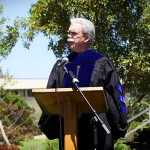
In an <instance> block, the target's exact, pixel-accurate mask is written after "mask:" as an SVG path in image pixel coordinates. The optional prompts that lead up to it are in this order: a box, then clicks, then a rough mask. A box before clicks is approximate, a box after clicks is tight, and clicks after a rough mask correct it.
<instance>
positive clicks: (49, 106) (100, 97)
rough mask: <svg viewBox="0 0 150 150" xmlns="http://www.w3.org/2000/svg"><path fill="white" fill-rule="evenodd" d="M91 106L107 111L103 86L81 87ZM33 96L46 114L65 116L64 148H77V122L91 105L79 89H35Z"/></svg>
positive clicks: (69, 149)
mask: <svg viewBox="0 0 150 150" xmlns="http://www.w3.org/2000/svg"><path fill="white" fill-rule="evenodd" d="M80 90H81V91H82V93H83V94H84V96H85V97H86V99H87V100H88V101H89V103H90V104H91V106H92V107H93V108H94V109H95V110H96V112H97V113H99V112H106V111H107V104H106V100H105V95H104V91H103V88H102V87H84V88H80ZM32 93H33V96H34V97H35V99H36V101H37V103H38V104H39V106H40V108H41V110H42V111H43V112H44V113H45V114H58V113H59V112H60V113H61V116H62V117H63V118H64V150H77V149H78V148H77V123H78V118H79V117H80V116H81V114H83V113H90V111H91V110H90V107H89V106H88V104H87V103H86V101H85V99H84V98H83V97H82V96H81V94H80V93H79V91H77V90H76V89H72V88H57V89H54V88H51V89H33V90H32Z"/></svg>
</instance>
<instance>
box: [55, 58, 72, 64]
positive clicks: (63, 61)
mask: <svg viewBox="0 0 150 150" xmlns="http://www.w3.org/2000/svg"><path fill="white" fill-rule="evenodd" d="M68 62H69V59H68V58H67V57H64V58H62V60H61V61H60V63H58V65H57V66H63V65H64V64H66V63H68Z"/></svg>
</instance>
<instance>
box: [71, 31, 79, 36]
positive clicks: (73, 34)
mask: <svg viewBox="0 0 150 150" xmlns="http://www.w3.org/2000/svg"><path fill="white" fill-rule="evenodd" d="M79 33H80V32H74V31H68V35H71V36H76V35H78V34H79Z"/></svg>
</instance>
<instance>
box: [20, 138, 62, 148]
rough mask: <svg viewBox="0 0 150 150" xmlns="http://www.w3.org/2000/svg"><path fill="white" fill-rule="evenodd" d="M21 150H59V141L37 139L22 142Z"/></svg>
mask: <svg viewBox="0 0 150 150" xmlns="http://www.w3.org/2000/svg"><path fill="white" fill-rule="evenodd" d="M19 147H20V150H33V149H35V150H59V143H58V139H55V140H48V139H35V140H29V141H22V142H20V146H19Z"/></svg>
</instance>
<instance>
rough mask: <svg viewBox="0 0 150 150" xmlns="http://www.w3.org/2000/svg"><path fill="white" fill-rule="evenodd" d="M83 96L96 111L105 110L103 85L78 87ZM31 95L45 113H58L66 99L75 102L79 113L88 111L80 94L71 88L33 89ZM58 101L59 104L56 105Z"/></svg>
mask: <svg viewBox="0 0 150 150" xmlns="http://www.w3.org/2000/svg"><path fill="white" fill-rule="evenodd" d="M80 90H81V91H82V92H83V94H84V96H85V97H86V98H87V100H88V101H89V103H90V104H91V106H92V107H93V108H94V109H95V110H96V112H98V113H99V112H106V111H107V103H106V99H105V95H104V91H103V87H84V88H80ZM32 93H33V96H34V97H35V99H36V101H37V103H38V104H39V106H40V108H41V110H42V111H43V112H44V113H45V114H49V113H50V114H58V112H59V107H60V109H61V107H62V105H61V104H62V103H64V102H67V101H72V102H76V103H77V104H78V106H79V107H80V109H81V113H88V112H90V108H89V106H88V104H87V103H86V101H85V100H84V98H83V97H82V96H81V94H80V93H79V92H78V91H77V90H76V89H72V88H58V89H54V88H51V89H33V90H32ZM58 103H60V106H59V105H58Z"/></svg>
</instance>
